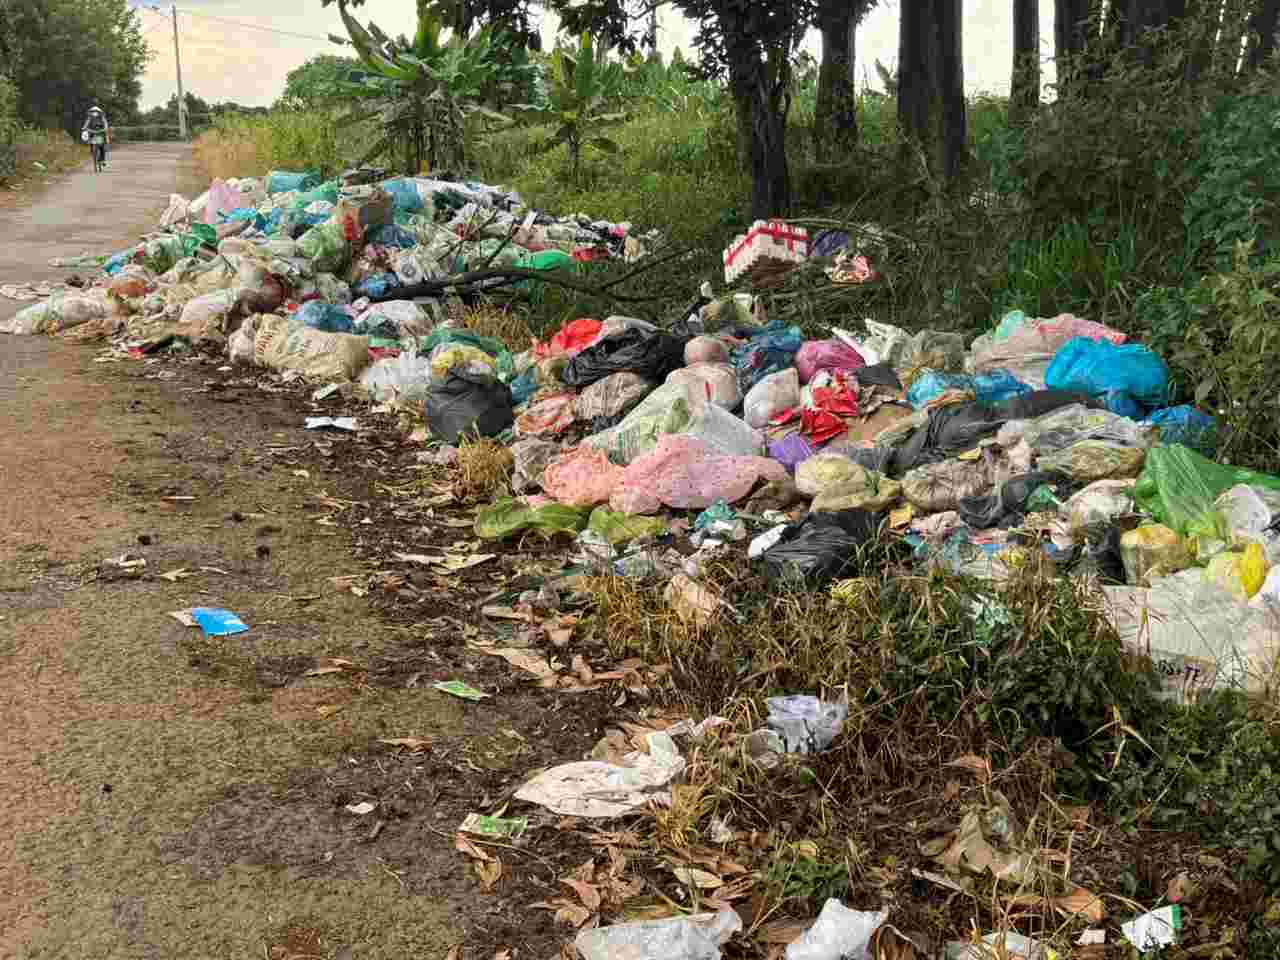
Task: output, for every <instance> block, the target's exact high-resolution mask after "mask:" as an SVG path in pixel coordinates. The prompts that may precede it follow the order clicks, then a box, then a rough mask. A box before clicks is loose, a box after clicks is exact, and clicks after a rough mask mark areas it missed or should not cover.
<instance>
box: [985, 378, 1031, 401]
mask: <svg viewBox="0 0 1280 960" xmlns="http://www.w3.org/2000/svg"><path fill="white" fill-rule="evenodd" d="M1030 392H1031V387H1030V386H1029V385H1028V384H1025V383H1023V382H1022V381H1021V380H1019V379H1018V378H1017V377H1015V376H1014V375H1013V374H1012V373H1010V372H1009V371H1008V370H989V371H987V372H986V373H980V374H978V375H977V376H975V377H974V378H973V397H974V399H975V400H977V401H978V402H979V403H999V402H1000V401H1002V400H1008V399H1009V398H1010V397H1017V396H1021V395H1022V394H1024V393H1030Z"/></svg>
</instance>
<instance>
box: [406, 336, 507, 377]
mask: <svg viewBox="0 0 1280 960" xmlns="http://www.w3.org/2000/svg"><path fill="white" fill-rule="evenodd" d="M442 343H450V344H456V343H460V344H466V345H468V346H472V347H476V348H478V349H480V350H483V351H484V352H485V353H487V354H488V355H489V356H491V357H493V359H494V369H495V372H496V373H497V377H498V379H499V380H501V381H502V382H503V383H510V382H511V381H512V380H514V379H515V375H516V363H515V358H514V357H512V356H511V351H510V350H508V349H507V347H506V345H505V344H504V343H503V342H502V341H501V340H495V339H494V338H493V337H484V336H481V335H480V334H478V333H472V332H471V331H470V330H465V329H463V328H461V327H436V328H435V329H434V330H432V331H431V332H430V333H429V334H427V335H426V336H425V337H419V338H418V352H419V353H421V354H424V355H430V353H431V351H432V350H434V349H435V348H436V347H438V346H440V344H442Z"/></svg>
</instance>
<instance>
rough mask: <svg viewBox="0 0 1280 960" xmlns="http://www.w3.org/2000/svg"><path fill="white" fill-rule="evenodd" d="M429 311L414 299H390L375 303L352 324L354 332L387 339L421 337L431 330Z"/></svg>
mask: <svg viewBox="0 0 1280 960" xmlns="http://www.w3.org/2000/svg"><path fill="white" fill-rule="evenodd" d="M431 327H432V322H431V319H430V318H429V317H428V316H427V312H426V311H425V310H423V309H422V307H420V306H419V305H418V304H416V303H414V302H413V301H412V300H388V301H386V302H385V303H375V304H374V305H373V306H371V307H370V308H369V309H368V310H366V311H365V312H364V313H362V314H360V316H359V317H357V318H356V320H355V322H354V323H353V324H352V332H353V333H360V334H364V335H366V336H371V337H382V338H384V339H387V340H399V339H400V338H401V337H406V336H407V337H420V336H423V335H425V334H427V333H430V332H431Z"/></svg>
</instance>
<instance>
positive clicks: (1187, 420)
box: [1144, 405, 1220, 457]
mask: <svg viewBox="0 0 1280 960" xmlns="http://www.w3.org/2000/svg"><path fill="white" fill-rule="evenodd" d="M1144 422H1145V423H1147V424H1148V425H1150V426H1152V427H1154V428H1155V429H1156V430H1157V431H1159V435H1160V442H1161V443H1180V444H1182V445H1183V446H1184V447H1190V448H1191V449H1192V450H1195V451H1196V452H1197V453H1202V454H1204V455H1205V456H1206V457H1212V456H1213V455H1214V454H1215V453H1216V452H1217V450H1218V442H1219V439H1220V434H1219V429H1218V421H1217V420H1215V419H1214V418H1213V417H1211V416H1209V415H1208V414H1207V413H1202V412H1200V411H1199V410H1197V409H1196V408H1195V407H1189V406H1185V405H1184V406H1180V407H1166V408H1165V409H1164V410H1157V411H1156V412H1155V413H1153V414H1151V416H1149V417H1147V419H1146V420H1145V421H1144Z"/></svg>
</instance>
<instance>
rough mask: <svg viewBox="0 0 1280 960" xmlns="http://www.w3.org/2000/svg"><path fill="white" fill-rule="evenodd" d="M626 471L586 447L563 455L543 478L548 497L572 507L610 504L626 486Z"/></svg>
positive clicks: (553, 461)
mask: <svg viewBox="0 0 1280 960" xmlns="http://www.w3.org/2000/svg"><path fill="white" fill-rule="evenodd" d="M624 473H625V471H624V470H623V469H622V467H615V466H614V465H613V464H612V463H610V462H609V458H608V457H606V456H605V455H604V454H603V453H602V452H601V451H599V450H596V449H595V448H594V447H588V446H587V445H586V444H583V445H582V446H580V447H575V448H574V449H572V450H570V451H569V452H568V453H562V454H561V455H560V456H558V457H556V458H555V459H554V460H552V461H551V462H550V463H549V464H547V469H546V470H545V471H544V472H543V474H542V489H543V490H544V491H545V492H546V493H547V495H548V496H550V497H552V498H554V499H555V500H557V501H559V502H560V503H563V504H566V505H568V506H571V507H588V506H593V505H594V504H597V503H606V502H608V500H609V497H610V496H611V495H612V494H613V492H614V490H616V489H617V488H618V486H619V485H620V484H621V483H622V477H623V474H624Z"/></svg>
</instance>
